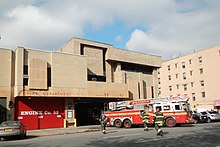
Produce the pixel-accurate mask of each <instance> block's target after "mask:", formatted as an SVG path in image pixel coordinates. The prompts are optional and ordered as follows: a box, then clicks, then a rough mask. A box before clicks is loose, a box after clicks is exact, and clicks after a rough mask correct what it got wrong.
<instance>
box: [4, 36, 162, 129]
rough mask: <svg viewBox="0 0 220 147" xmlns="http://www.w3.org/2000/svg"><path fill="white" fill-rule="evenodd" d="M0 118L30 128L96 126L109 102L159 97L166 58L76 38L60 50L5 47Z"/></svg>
mask: <svg viewBox="0 0 220 147" xmlns="http://www.w3.org/2000/svg"><path fill="white" fill-rule="evenodd" d="M0 61H1V62H0V63H1V64H0V65H1V66H0V86H1V87H0V107H1V110H2V109H3V108H4V111H1V112H0V113H1V114H2V115H0V117H1V121H3V120H11V119H15V120H20V121H22V122H23V123H24V124H25V125H26V126H27V129H44V128H58V127H66V126H68V125H74V126H80V125H88V124H95V123H96V122H97V117H99V115H100V111H101V109H104V108H105V106H106V104H107V103H108V102H109V101H118V100H127V99H147V98H152V97H157V96H158V95H157V94H158V89H157V87H158V81H157V80H158V78H157V70H158V68H160V67H161V57H160V56H155V55H148V54H142V53H137V52H132V51H128V50H123V49H118V48H114V47H113V46H112V45H110V44H105V43H101V42H94V41H89V40H84V39H80V38H73V39H71V40H70V41H68V42H67V43H66V44H64V46H63V47H62V48H60V49H59V50H57V51H45V50H36V49H30V48H26V47H20V46H18V47H17V48H16V50H15V51H12V50H9V49H0Z"/></svg>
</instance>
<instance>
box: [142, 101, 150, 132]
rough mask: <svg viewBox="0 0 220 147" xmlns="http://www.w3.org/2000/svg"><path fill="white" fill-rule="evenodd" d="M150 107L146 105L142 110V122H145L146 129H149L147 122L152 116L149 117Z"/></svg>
mask: <svg viewBox="0 0 220 147" xmlns="http://www.w3.org/2000/svg"><path fill="white" fill-rule="evenodd" d="M148 112H149V107H148V106H147V105H146V106H145V107H144V111H142V112H141V115H140V117H141V119H142V122H143V123H144V131H149V129H148V127H147V124H148V123H149V122H150V117H149V114H148Z"/></svg>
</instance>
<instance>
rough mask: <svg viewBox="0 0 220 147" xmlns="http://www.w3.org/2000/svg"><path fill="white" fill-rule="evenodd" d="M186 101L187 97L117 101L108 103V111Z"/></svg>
mask: <svg viewBox="0 0 220 147" xmlns="http://www.w3.org/2000/svg"><path fill="white" fill-rule="evenodd" d="M188 100H189V98H188V97H183V96H177V97H164V98H152V99H139V100H128V101H118V102H110V103H109V109H110V110H113V111H115V110H123V109H131V108H133V107H134V105H140V104H160V103H166V102H170V103H175V102H187V101H188Z"/></svg>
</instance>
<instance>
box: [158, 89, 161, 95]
mask: <svg viewBox="0 0 220 147" xmlns="http://www.w3.org/2000/svg"><path fill="white" fill-rule="evenodd" d="M159 94H161V88H160V87H159V88H158V95H159Z"/></svg>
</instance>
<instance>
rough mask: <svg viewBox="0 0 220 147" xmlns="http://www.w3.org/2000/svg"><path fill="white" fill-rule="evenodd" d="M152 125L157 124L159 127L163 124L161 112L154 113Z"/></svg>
mask: <svg viewBox="0 0 220 147" xmlns="http://www.w3.org/2000/svg"><path fill="white" fill-rule="evenodd" d="M154 114H155V116H154V123H155V124H158V125H159V126H162V125H163V123H164V116H163V113H162V112H155V113H154Z"/></svg>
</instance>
